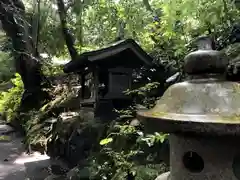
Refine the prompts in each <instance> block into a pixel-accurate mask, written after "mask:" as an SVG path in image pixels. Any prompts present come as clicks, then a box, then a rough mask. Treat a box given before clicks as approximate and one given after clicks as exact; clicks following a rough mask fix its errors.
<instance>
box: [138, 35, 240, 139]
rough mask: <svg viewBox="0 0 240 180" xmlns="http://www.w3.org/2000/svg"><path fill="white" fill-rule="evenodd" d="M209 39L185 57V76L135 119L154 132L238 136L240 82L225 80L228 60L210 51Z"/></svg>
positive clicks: (203, 40) (216, 52)
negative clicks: (185, 77)
mask: <svg viewBox="0 0 240 180" xmlns="http://www.w3.org/2000/svg"><path fill="white" fill-rule="evenodd" d="M210 42H211V41H209V38H206V37H201V38H200V39H199V40H198V45H199V50H197V51H195V52H192V53H190V54H188V55H187V56H186V57H185V65H184V70H185V72H186V73H187V74H188V78H187V79H186V80H185V81H184V82H180V83H177V84H174V85H172V86H170V87H169V88H168V89H167V90H166V91H165V93H164V95H163V96H162V97H161V99H160V100H159V101H158V102H157V104H156V106H155V107H154V108H153V109H151V110H147V111H141V112H138V118H139V119H140V120H143V122H144V123H146V126H147V127H149V126H150V127H151V130H153V131H162V132H168V133H178V132H179V133H195V134H199V133H200V134H201V135H203V134H208V135H210V134H211V135H240V83H237V82H230V81H226V80H225V76H224V73H225V71H226V67H227V64H228V60H227V58H226V56H225V55H224V54H221V53H220V52H218V51H215V50H212V49H211V45H210Z"/></svg>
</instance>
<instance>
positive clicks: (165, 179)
mask: <svg viewBox="0 0 240 180" xmlns="http://www.w3.org/2000/svg"><path fill="white" fill-rule="evenodd" d="M155 180H170V172H169V171H168V172H165V173H163V174H161V175H160V176H158V177H157V178H156V179H155Z"/></svg>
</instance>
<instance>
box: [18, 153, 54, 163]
mask: <svg viewBox="0 0 240 180" xmlns="http://www.w3.org/2000/svg"><path fill="white" fill-rule="evenodd" d="M48 159H50V157H49V156H48V155H46V154H44V155H42V154H40V153H38V152H34V153H33V154H31V155H28V154H26V153H23V154H22V155H21V156H19V157H18V158H17V159H16V160H15V161H14V164H25V163H29V162H36V161H43V160H48Z"/></svg>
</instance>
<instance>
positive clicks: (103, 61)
mask: <svg viewBox="0 0 240 180" xmlns="http://www.w3.org/2000/svg"><path fill="white" fill-rule="evenodd" d="M89 65H98V66H100V67H113V66H124V67H130V68H135V67H138V66H144V65H146V66H153V65H154V63H153V59H152V58H151V57H150V56H149V55H148V54H147V53H146V52H145V51H144V50H143V49H142V48H141V47H140V46H139V45H138V43H137V42H136V41H134V40H133V39H124V40H120V41H117V42H114V43H111V44H108V45H107V46H105V47H102V48H100V49H96V50H93V51H89V52H84V53H82V54H81V55H80V56H79V57H78V58H77V59H76V60H72V61H70V62H69V63H67V64H66V65H65V66H64V72H65V73H70V72H76V71H79V70H80V69H82V68H85V67H87V66H89ZM160 66H161V67H162V68H163V66H162V65H160Z"/></svg>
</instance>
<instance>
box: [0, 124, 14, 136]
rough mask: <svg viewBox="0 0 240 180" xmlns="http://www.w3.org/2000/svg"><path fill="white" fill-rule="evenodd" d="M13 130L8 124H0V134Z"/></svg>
mask: <svg viewBox="0 0 240 180" xmlns="http://www.w3.org/2000/svg"><path fill="white" fill-rule="evenodd" d="M14 131H15V130H14V129H13V128H12V127H11V126H8V125H5V124H3V125H0V134H8V133H12V132H14Z"/></svg>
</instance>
